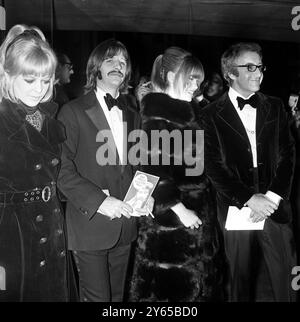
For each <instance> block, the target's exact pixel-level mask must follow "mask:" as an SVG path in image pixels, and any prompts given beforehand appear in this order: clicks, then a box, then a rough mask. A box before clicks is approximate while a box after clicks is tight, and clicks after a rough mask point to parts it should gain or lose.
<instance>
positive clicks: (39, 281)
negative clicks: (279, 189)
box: [0, 99, 67, 301]
mask: <svg viewBox="0 0 300 322" xmlns="http://www.w3.org/2000/svg"><path fill="white" fill-rule="evenodd" d="M39 109H40V110H41V112H42V113H43V114H44V115H45V119H44V122H43V127H42V130H41V132H38V131H37V130H36V129H35V128H34V127H32V126H31V125H30V124H29V123H28V122H27V121H26V120H25V115H26V114H25V112H24V107H22V106H20V105H18V104H14V103H12V102H10V101H8V100H4V99H3V101H2V102H1V104H0V270H1V288H2V289H4V290H1V291H0V301H1V300H3V301H66V300H67V275H66V273H67V269H66V245H65V235H64V227H63V226H64V225H63V220H64V219H63V214H62V213H61V207H60V203H59V201H58V199H57V195H55V194H54V195H52V197H51V199H50V200H49V201H47V202H44V201H42V198H40V201H34V202H30V201H26V202H25V200H23V199H22V200H17V199H14V198H15V196H17V195H18V196H20V194H21V193H25V192H28V191H30V190H33V189H35V188H43V187H45V186H49V187H51V186H52V188H53V190H55V184H56V179H57V173H58V169H59V166H60V152H61V149H60V144H61V143H62V142H63V141H64V139H65V136H64V131H63V126H62V124H61V123H60V122H58V121H56V120H54V119H52V115H54V113H55V111H56V104H53V103H44V104H40V106H39ZM14 194H16V195H14ZM29 194H30V193H29ZM25 197H26V196H25ZM30 197H31V196H29V197H28V200H29V198H30Z"/></svg>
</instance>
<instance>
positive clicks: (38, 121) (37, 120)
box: [25, 110, 43, 132]
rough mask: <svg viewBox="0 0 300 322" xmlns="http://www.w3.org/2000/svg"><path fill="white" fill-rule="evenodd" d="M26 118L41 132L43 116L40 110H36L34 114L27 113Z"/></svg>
mask: <svg viewBox="0 0 300 322" xmlns="http://www.w3.org/2000/svg"><path fill="white" fill-rule="evenodd" d="M25 118H26V121H27V122H29V123H30V124H31V125H32V126H33V127H35V128H36V129H37V130H38V131H39V132H40V131H41V129H42V120H43V117H42V114H41V112H40V111H39V110H36V111H35V112H34V113H33V114H27V115H26V117H25Z"/></svg>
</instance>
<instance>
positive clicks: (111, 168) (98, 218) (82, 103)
mask: <svg viewBox="0 0 300 322" xmlns="http://www.w3.org/2000/svg"><path fill="white" fill-rule="evenodd" d="M122 99H123V100H124V106H125V105H126V108H125V110H123V122H125V123H126V124H127V129H126V127H124V140H127V137H128V135H129V133H130V132H131V131H132V130H134V129H137V128H138V127H139V126H140V118H139V115H138V114H137V112H136V111H135V110H134V109H133V108H132V107H131V105H130V100H129V98H128V97H127V96H126V95H123V96H122ZM58 119H59V120H61V121H62V123H63V124H64V125H65V128H66V136H67V140H66V141H65V142H64V144H63V149H62V166H61V171H60V173H59V179H58V186H59V188H60V190H61V191H62V193H63V194H64V195H65V197H66V198H67V208H66V220H67V230H68V242H69V243H68V245H69V248H70V249H72V250H101V249H109V248H111V247H113V246H114V245H115V244H116V243H117V241H118V239H119V237H120V234H121V231H122V234H123V242H124V243H130V242H132V241H133V240H134V239H135V238H136V235H137V231H136V219H135V218H133V217H131V218H130V219H128V218H126V217H124V216H122V217H121V218H117V219H114V220H110V218H108V217H107V216H104V215H102V214H100V213H97V210H98V208H99V206H100V204H101V203H102V202H103V201H104V199H105V198H106V197H107V193H109V195H111V196H113V197H115V198H118V199H120V200H123V199H124V197H125V194H126V192H127V190H128V188H129V186H130V183H131V180H132V178H133V171H134V170H133V167H132V166H131V165H130V164H127V165H122V166H121V165H119V159H118V155H117V153H116V151H117V150H116V145H115V143H114V141H113V140H107V138H106V137H105V136H106V134H105V133H107V131H109V130H110V127H109V124H108V122H107V120H106V117H105V114H104V112H103V110H102V108H101V106H100V104H99V102H98V100H97V97H96V95H95V93H94V91H91V92H89V93H87V94H85V95H83V96H81V97H79V98H77V99H75V100H73V101H70V102H68V103H67V104H66V105H64V106H63V107H62V109H61V110H60V112H59V114H58ZM126 130H127V131H126ZM105 131H106V132H105ZM104 144H106V145H107V149H108V151H107V153H109V155H110V156H112V158H111V160H112V161H114V163H115V164H106V165H105V164H102V162H103V163H106V161H105V160H104V158H107V153H106V152H105V153H104V152H103V151H104V150H106V149H105V148H104V147H103V146H104ZM127 147H128V149H129V148H130V143H129V144H128V146H127ZM102 148H103V150H101V149H102ZM125 151H126V152H127V150H125Z"/></svg>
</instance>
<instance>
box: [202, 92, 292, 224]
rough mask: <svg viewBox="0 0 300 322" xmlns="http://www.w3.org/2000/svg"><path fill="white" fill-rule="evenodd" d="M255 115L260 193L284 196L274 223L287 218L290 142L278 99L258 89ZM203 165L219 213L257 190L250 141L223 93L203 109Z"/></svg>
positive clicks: (241, 204) (285, 118)
mask: <svg viewBox="0 0 300 322" xmlns="http://www.w3.org/2000/svg"><path fill="white" fill-rule="evenodd" d="M257 95H258V98H259V104H258V107H257V116H256V140H257V143H256V144H257V164H258V176H259V192H260V193H266V192H267V191H268V190H270V191H272V192H274V193H276V194H278V195H279V196H281V197H282V198H283V200H282V201H281V202H280V206H279V208H278V210H277V211H276V212H275V213H274V214H273V215H272V216H271V218H272V219H273V220H275V221H277V222H281V223H285V222H289V221H290V220H291V209H290V203H289V194H290V189H291V183H292V178H293V169H294V141H293V139H292V137H291V134H290V129H289V122H288V117H287V113H286V112H285V110H284V106H283V103H282V102H281V101H280V100H279V99H278V98H275V97H272V96H267V95H264V94H262V93H257ZM203 128H204V130H205V164H204V166H205V169H206V173H207V175H208V176H209V178H210V179H211V181H212V183H213V185H214V186H215V188H216V191H217V197H218V206H219V210H220V214H221V217H222V218H223V220H225V219H226V214H227V209H228V206H229V205H232V206H237V207H239V208H241V207H243V205H244V204H245V202H247V201H248V200H249V199H250V198H251V196H252V195H253V194H254V193H256V192H257V191H255V188H254V178H253V162H252V153H251V147H250V142H249V139H248V136H247V133H246V130H245V128H244V126H243V124H242V121H241V120H240V118H239V116H238V114H237V112H236V110H235V108H234V106H233V105H232V103H231V101H230V99H229V96H228V94H227V93H226V94H224V95H223V96H222V97H221V98H220V99H219V100H217V101H216V102H213V103H212V104H210V105H208V106H207V107H206V108H205V109H204V112H203Z"/></svg>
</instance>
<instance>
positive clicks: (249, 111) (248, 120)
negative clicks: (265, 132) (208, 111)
mask: <svg viewBox="0 0 300 322" xmlns="http://www.w3.org/2000/svg"><path fill="white" fill-rule="evenodd" d="M252 95H254V93H253V94H251V95H249V96H248V97H243V96H242V95H240V94H239V93H238V92H237V91H236V90H234V89H233V88H232V87H230V88H229V91H228V96H229V98H230V100H231V102H232V104H233V106H234V108H235V110H236V111H237V113H238V115H239V117H240V119H241V121H242V123H243V125H244V128H245V130H246V133H247V136H248V139H249V141H250V146H251V152H252V161H253V167H254V168H256V167H257V149H256V108H253V107H252V106H251V105H249V104H246V105H245V106H244V108H243V110H241V109H240V108H239V107H238V102H237V99H236V98H237V97H238V96H239V97H241V98H243V99H249V98H250V97H251V96H252ZM265 195H266V197H267V198H269V199H270V200H271V201H273V202H274V203H276V204H277V205H278V204H279V202H280V200H281V199H282V198H281V197H280V196H279V195H277V194H276V193H274V192H272V191H267V193H266V194H265Z"/></svg>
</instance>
